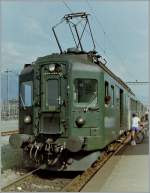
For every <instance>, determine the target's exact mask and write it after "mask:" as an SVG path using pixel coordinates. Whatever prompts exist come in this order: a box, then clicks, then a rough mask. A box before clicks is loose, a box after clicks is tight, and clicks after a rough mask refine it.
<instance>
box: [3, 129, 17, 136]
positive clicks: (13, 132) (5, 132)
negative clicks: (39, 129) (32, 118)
mask: <svg viewBox="0 0 150 193" xmlns="http://www.w3.org/2000/svg"><path fill="white" fill-rule="evenodd" d="M18 132H19V130H15V131H2V132H1V136H7V135H12V134H16V133H18Z"/></svg>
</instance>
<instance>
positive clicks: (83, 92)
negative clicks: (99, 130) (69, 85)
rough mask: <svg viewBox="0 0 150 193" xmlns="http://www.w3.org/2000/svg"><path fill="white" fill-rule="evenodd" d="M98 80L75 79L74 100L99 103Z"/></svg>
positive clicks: (91, 103)
mask: <svg viewBox="0 0 150 193" xmlns="http://www.w3.org/2000/svg"><path fill="white" fill-rule="evenodd" d="M97 94H98V82H97V80H95V79H75V90H74V101H75V102H76V103H90V105H96V104H97Z"/></svg>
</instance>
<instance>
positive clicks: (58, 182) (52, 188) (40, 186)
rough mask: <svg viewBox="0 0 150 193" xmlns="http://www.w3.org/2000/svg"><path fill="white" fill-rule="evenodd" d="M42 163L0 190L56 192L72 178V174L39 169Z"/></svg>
mask: <svg viewBox="0 0 150 193" xmlns="http://www.w3.org/2000/svg"><path fill="white" fill-rule="evenodd" d="M43 167H44V165H42V166H40V167H39V168H37V169H35V170H33V171H30V172H28V173H26V174H24V175H22V176H21V177H19V178H17V179H15V180H14V181H11V182H10V183H9V184H7V185H5V186H3V187H2V188H1V191H2V192H11V191H13V192H14V191H15V192H24V191H27V192H58V191H61V190H62V189H63V188H64V187H65V186H66V185H67V184H68V183H70V181H71V180H72V178H74V174H73V175H70V176H71V177H69V174H68V175H66V176H65V175H64V172H63V173H61V174H60V173H59V174H58V173H56V172H54V173H52V172H49V171H44V170H41V169H42V168H43Z"/></svg>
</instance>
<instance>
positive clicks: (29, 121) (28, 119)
mask: <svg viewBox="0 0 150 193" xmlns="http://www.w3.org/2000/svg"><path fill="white" fill-rule="evenodd" d="M24 122H25V123H27V124H28V123H31V116H30V115H27V116H25V117H24Z"/></svg>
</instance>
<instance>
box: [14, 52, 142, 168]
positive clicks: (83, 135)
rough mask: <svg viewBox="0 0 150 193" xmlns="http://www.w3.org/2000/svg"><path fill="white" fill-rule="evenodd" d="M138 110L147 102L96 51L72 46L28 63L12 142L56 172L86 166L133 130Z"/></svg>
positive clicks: (20, 93)
mask: <svg viewBox="0 0 150 193" xmlns="http://www.w3.org/2000/svg"><path fill="white" fill-rule="evenodd" d="M133 112H140V114H139V116H142V115H143V114H144V106H143V105H142V103H140V102H139V101H138V100H137V99H136V96H135V95H134V93H133V92H132V91H131V89H130V88H129V87H128V86H127V85H126V84H125V83H124V82H123V81H122V80H121V79H120V78H118V77H117V76H116V75H115V74H114V73H112V72H111V71H110V70H109V69H108V68H107V67H106V65H105V64H103V63H102V62H100V61H99V59H98V56H97V55H96V53H95V52H93V51H89V52H85V51H83V50H79V49H68V50H67V51H66V52H62V53H60V54H51V55H48V56H45V57H40V58H38V59H37V60H36V61H35V62H34V63H32V64H26V65H25V66H24V69H23V70H22V72H21V74H20V76H19V134H16V135H13V136H11V137H10V143H11V144H13V145H14V146H17V147H22V148H23V150H24V152H26V154H27V155H28V157H30V158H31V159H32V160H34V161H35V162H36V164H37V165H39V164H41V163H46V166H47V168H48V169H50V170H61V169H62V170H84V169H86V168H87V167H88V166H89V165H90V164H92V163H93V162H94V161H95V160H96V159H97V158H98V157H99V156H100V150H101V149H103V148H104V147H106V145H108V144H109V143H111V142H112V141H114V140H116V139H117V138H118V137H119V136H120V135H121V134H122V133H124V132H125V131H127V130H129V129H130V126H131V116H132V113H133Z"/></svg>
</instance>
